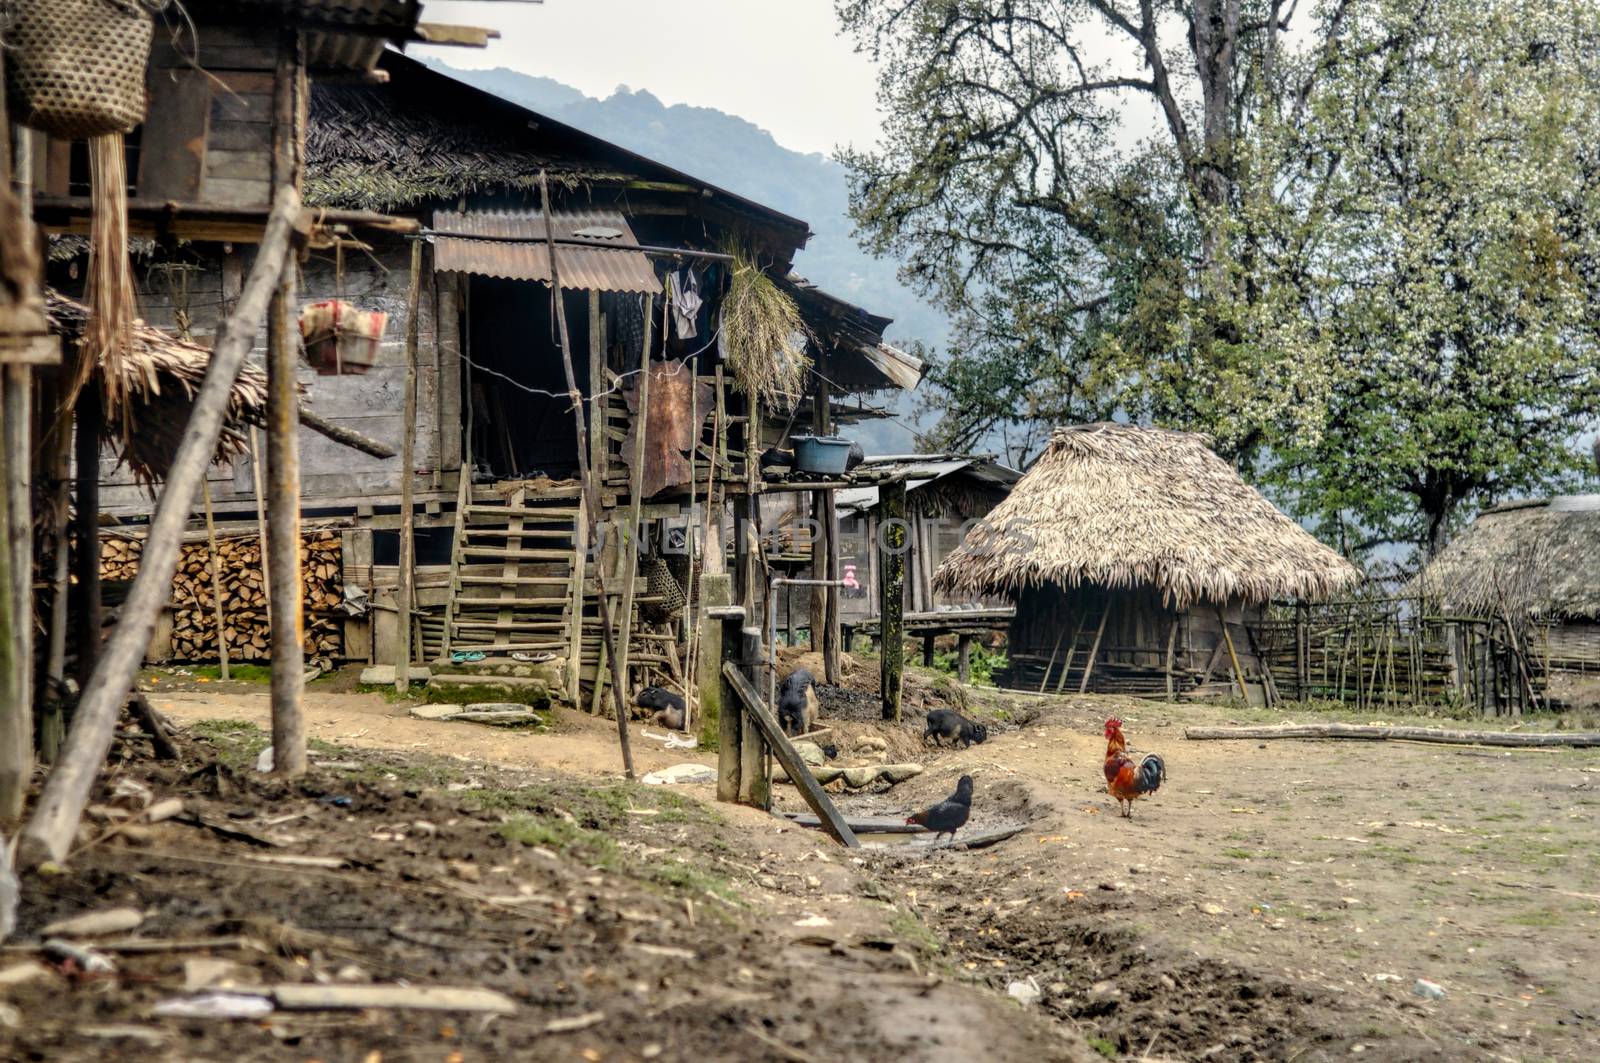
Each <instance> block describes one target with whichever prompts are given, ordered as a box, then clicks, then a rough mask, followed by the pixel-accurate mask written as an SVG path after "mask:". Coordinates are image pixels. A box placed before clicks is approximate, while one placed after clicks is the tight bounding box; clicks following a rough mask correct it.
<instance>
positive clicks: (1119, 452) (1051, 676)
mask: <svg viewBox="0 0 1600 1063" xmlns="http://www.w3.org/2000/svg"><path fill="white" fill-rule="evenodd" d="M1360 578H1361V574H1360V572H1359V571H1358V570H1357V569H1356V568H1355V566H1353V565H1351V564H1350V562H1348V561H1346V560H1345V559H1344V558H1342V557H1340V556H1339V555H1338V554H1337V553H1335V552H1334V551H1333V550H1331V549H1329V548H1328V547H1327V546H1324V545H1323V544H1322V543H1320V542H1318V541H1317V540H1316V539H1315V538H1313V537H1312V536H1311V535H1310V534H1309V533H1308V532H1306V530H1305V529H1304V528H1301V527H1300V526H1299V525H1298V524H1296V523H1295V522H1294V521H1292V520H1290V519H1289V518H1288V517H1287V516H1285V515H1284V514H1283V513H1282V512H1280V511H1279V510H1278V509H1277V507H1275V506H1274V505H1273V504H1272V503H1271V502H1269V501H1267V499H1266V498H1264V497H1263V496H1262V495H1261V494H1260V492H1258V491H1256V490H1255V488H1253V487H1251V486H1249V485H1248V484H1246V483H1245V482H1244V480H1243V479H1241V478H1240V476H1239V474H1238V472H1237V471H1236V470H1235V469H1234V468H1233V466H1231V465H1229V464H1228V463H1227V462H1225V461H1223V460H1222V459H1221V458H1219V457H1218V456H1217V455H1216V454H1215V453H1213V452H1212V450H1211V449H1210V447H1209V446H1208V445H1207V443H1206V441H1205V439H1204V438H1203V437H1201V436H1198V435H1194V434H1192V433H1187V432H1174V431H1168V430H1164V429H1155V428H1137V427H1133V426H1131V425H1122V424H1091V425H1081V426H1076V427H1072V428H1064V429H1058V430H1057V431H1056V432H1055V433H1054V435H1053V436H1052V437H1051V440H1050V445H1049V447H1048V448H1047V449H1046V450H1045V452H1044V453H1043V454H1042V455H1041V456H1040V457H1039V460H1038V461H1037V462H1035V463H1034V465H1033V467H1032V468H1031V469H1029V470H1028V472H1027V474H1026V475H1024V476H1023V477H1022V479H1021V481H1019V482H1018V483H1017V484H1016V486H1015V487H1014V488H1013V489H1012V491H1011V494H1010V496H1009V497H1008V498H1007V499H1006V500H1005V501H1003V502H1001V503H1000V504H999V505H998V506H996V507H995V508H994V510H993V511H992V512H990V514H989V515H988V517H987V519H986V520H985V521H983V522H982V524H981V525H980V526H978V527H977V528H975V529H974V530H972V531H971V532H969V533H968V535H967V537H966V539H965V541H964V542H963V543H962V545H961V547H960V548H959V549H957V550H956V551H954V552H953V553H952V554H950V556H948V557H947V558H945V560H944V562H943V564H941V565H940V566H939V569H938V572H937V573H936V574H935V576H934V580H933V588H934V590H935V592H937V593H940V594H972V595H997V594H1000V595H1005V596H1006V597H1008V598H1010V599H1011V600H1012V601H1013V602H1015V603H1016V616H1015V618H1014V619H1013V620H1012V622H1011V629H1010V649H1009V656H1010V666H1009V669H1008V670H1007V673H1006V674H1005V675H1004V676H1003V677H1000V678H1001V681H1002V682H1003V683H1004V684H1005V685H1008V686H1012V687H1019V688H1026V689H1039V690H1045V689H1050V690H1056V691H1061V690H1077V691H1084V690H1094V691H1108V692H1110V691H1115V692H1120V693H1132V694H1153V693H1162V692H1164V693H1167V694H1169V695H1173V696H1176V695H1178V694H1187V695H1190V696H1205V695H1224V694H1227V693H1228V692H1229V691H1230V690H1231V691H1234V692H1242V693H1243V694H1245V695H1247V696H1250V697H1252V698H1256V699H1258V700H1259V699H1265V698H1267V697H1269V696H1270V694H1271V681H1270V679H1268V678H1267V677H1266V676H1265V675H1264V674H1263V672H1264V670H1263V667H1262V663H1261V659H1260V656H1259V655H1258V653H1257V650H1256V642H1255V637H1254V635H1253V633H1252V631H1251V625H1252V624H1253V623H1255V622H1256V621H1257V620H1259V619H1260V618H1261V616H1262V615H1263V614H1264V612H1265V609H1266V607H1267V605H1268V603H1270V602H1273V601H1275V600H1286V599H1292V600H1306V601H1314V600H1318V599H1323V598H1326V597H1328V596H1330V595H1332V594H1334V593H1336V592H1337V591H1339V590H1340V589H1341V588H1343V587H1347V586H1349V585H1351V584H1353V583H1356V582H1357V581H1359V580H1360Z"/></svg>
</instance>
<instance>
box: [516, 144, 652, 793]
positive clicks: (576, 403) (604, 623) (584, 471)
mask: <svg viewBox="0 0 1600 1063" xmlns="http://www.w3.org/2000/svg"><path fill="white" fill-rule="evenodd" d="M539 199H540V203H541V205H542V207H543V211H544V231H545V252H546V254H547V255H548V257H549V261H550V292H551V295H552V298H553V300H554V302H555V308H556V313H555V317H556V332H557V335H558V336H559V337H560V340H561V361H562V367H563V368H564V369H565V370H566V374H567V392H568V395H569V397H570V398H571V400H572V416H573V420H574V421H575V422H576V427H577V433H576V435H575V438H576V439H577V440H578V478H579V480H580V481H581V482H582V484H583V499H584V505H585V506H587V507H588V509H589V536H590V538H591V540H593V537H594V535H595V533H596V529H598V528H599V527H600V522H601V518H602V516H603V514H602V512H601V504H600V485H599V484H598V483H596V481H595V477H594V475H593V472H592V470H591V469H590V467H589V456H588V450H587V448H585V447H584V446H583V440H584V439H585V438H587V435H588V432H587V429H586V426H585V424H584V415H583V407H584V399H583V392H582V391H580V390H579V389H578V374H577V372H576V370H575V369H574V368H573V364H572V343H571V340H570V339H569V338H568V334H567V310H566V307H565V305H563V300H562V298H561V277H560V275H559V271H558V267H557V264H556V245H555V233H554V231H553V220H552V218H551V216H550V184H549V181H548V180H547V179H546V177H545V175H544V172H543V171H541V172H540V174H539ZM645 319H646V320H649V315H646V317H645ZM595 581H596V583H597V584H598V590H599V593H598V595H597V596H596V597H597V598H598V599H599V609H600V639H601V643H602V645H603V647H604V648H605V650H606V651H607V652H608V654H609V656H610V658H611V700H612V703H613V705H614V706H615V708H616V715H617V743H618V745H619V746H620V747H621V749H622V770H623V774H624V776H625V777H626V778H627V779H629V780H630V781H631V780H632V779H633V750H632V748H630V746H629V744H628V707H627V704H626V703H625V700H624V694H623V679H622V676H621V672H620V669H618V667H617V657H616V648H615V646H614V645H613V643H614V640H615V638H616V634H615V631H614V630H613V628H612V626H611V603H610V600H609V599H608V598H607V597H606V580H605V566H604V565H603V564H597V565H596V566H595Z"/></svg>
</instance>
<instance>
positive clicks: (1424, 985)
mask: <svg viewBox="0 0 1600 1063" xmlns="http://www.w3.org/2000/svg"><path fill="white" fill-rule="evenodd" d="M1411 991H1412V992H1414V993H1416V994H1417V996H1419V997H1422V998H1423V999H1425V1000H1443V999H1444V997H1445V992H1444V986H1442V985H1440V984H1439V983H1438V982H1430V981H1428V980H1427V979H1426V978H1418V979H1417V983H1416V985H1414V986H1412V987H1411Z"/></svg>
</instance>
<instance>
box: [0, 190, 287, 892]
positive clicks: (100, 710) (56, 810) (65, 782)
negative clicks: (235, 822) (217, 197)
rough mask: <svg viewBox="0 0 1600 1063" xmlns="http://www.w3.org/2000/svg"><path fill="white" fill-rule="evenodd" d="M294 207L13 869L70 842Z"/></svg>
mask: <svg viewBox="0 0 1600 1063" xmlns="http://www.w3.org/2000/svg"><path fill="white" fill-rule="evenodd" d="M299 212H300V196H299V194H298V193H297V192H296V191H295V190H294V188H293V186H280V187H279V189H278V192H277V195H276V196H275V198H274V201H273V207H272V213H271V214H270V215H269V216H268V219H267V225H266V229H265V232H264V233H263V235H262V239H261V249H260V253H259V254H258V255H257V256H256V261H255V263H254V265H253V266H252V267H251V270H250V277H249V280H248V281H247V282H246V284H245V286H244V290H243V291H242V292H241V294H240V296H239V302H238V304H237V305H236V307H235V308H234V311H233V314H232V315H231V316H230V317H229V318H228V319H227V320H226V321H224V322H223V324H222V326H221V327H220V328H219V329H218V330H217V336H216V342H215V343H214V344H213V347H212V352H211V361H210V365H209V367H208V368H207V370H206V376H205V380H204V381H203V382H202V383H201V385H200V389H199V391H198V392H197V393H196V394H195V397H194V401H193V406H192V410H191V412H190V415H189V423H188V424H187V426H186V427H185V429H184V435H183V442H182V443H181V444H180V445H179V447H178V453H177V455H176V456H175V457H174V459H173V462H172V467H171V469H170V470H169V471H168V474H167V481H166V486H165V488H164V490H163V491H162V494H161V499H160V501H159V502H158V503H157V505H156V512H155V515H154V517H153V518H152V519H151V521H150V531H149V534H148V535H147V536H146V538H145V548H144V553H143V555H142V556H141V557H140V559H139V575H138V577H137V578H136V579H135V580H134V582H133V589H132V590H131V591H130V592H129V594H128V598H127V601H126V602H125V603H124V605H123V607H122V619H121V622H120V623H118V625H117V629H116V631H115V632H114V633H113V634H112V636H111V639H110V640H109V641H108V643H107V645H106V649H105V653H104V654H103V655H102V656H101V657H100V659H99V661H98V663H97V664H96V665H95V670H94V673H93V675H91V676H90V678H89V682H88V684H87V685H86V686H85V687H84V689H83V695H82V697H81V698H80V699H79V702H78V710H77V712H76V713H74V714H73V718H72V729H71V730H70V731H69V732H68V734H67V742H66V746H65V748H64V749H63V752H62V756H61V759H60V762H59V763H58V764H57V766H56V769H55V771H54V772H53V773H51V775H50V778H49V780H48V781H47V782H46V783H45V787H44V792H43V793H42V794H41V795H40V798H39V802H38V805H37V806H36V807H35V809H34V813H33V818H32V819H31V820H30V821H29V822H28V826H27V828H26V829H25V830H24V831H23V833H22V836H21V838H20V840H19V849H18V862H19V864H20V865H21V866H23V867H36V866H38V865H39V864H40V863H43V862H44V861H46V860H56V861H60V860H63V859H65V858H66V855H67V851H68V849H69V848H70V847H71V845H72V839H73V836H74V835H75V834H76V833H77V829H78V820H79V818H80V817H81V816H82V814H83V808H84V805H85V804H86V803H87V802H88V799H89V790H90V788H91V787H92V786H93V785H94V778H95V774H96V773H97V772H98V771H99V769H100V765H101V764H102V763H103V762H104V761H105V758H106V753H107V751H108V750H110V748H111V738H112V734H113V732H114V731H115V729H116V722H117V714H118V712H119V711H120V710H121V708H122V704H123V702H124V701H125V700H126V698H127V693H128V689H129V687H130V686H131V685H132V683H133V678H134V676H135V674H136V673H137V672H138V670H139V662H140V660H141V658H142V657H143V656H144V651H145V648H146V647H147V646H148V645H149V644H150V634H151V632H152V631H153V630H154V629H155V623H156V618H157V616H159V615H160V612H161V609H162V607H163V606H164V605H165V604H166V602H167V599H168V598H169V597H170V595H171V593H172V576H173V573H174V571H175V570H176V569H177V564H178V550H179V548H180V547H181V545H182V541H183V530H184V526H185V525H186V524H187V523H188V521H189V513H190V511H191V509H192V506H193V504H194V496H195V493H196V492H197V491H198V489H199V487H200V481H201V480H202V479H203V478H204V476H205V471H206V467H207V466H208V465H210V463H211V458H212V456H213V455H214V454H215V453H216V449H217V438H218V436H219V435H220V434H221V431H222V420H223V416H224V414H225V413H226V411H227V406H228V398H229V396H230V394H231V392H232V389H233V384H234V380H235V378H237V377H238V375H239V369H240V367H241V366H242V365H243V364H244V359H245V355H246V354H247V353H248V352H249V350H250V346H251V344H252V343H253V342H254V341H255V335H256V331H257V329H259V328H260V326H261V320H262V318H263V317H264V316H265V314H266V310H267V302H268V300H269V299H270V297H271V295H272V291H273V289H274V287H275V286H276V284H277V280H278V276H279V274H281V273H282V272H283V271H284V269H285V268H286V260H287V256H288V253H289V241H290V230H291V227H292V223H293V221H294V219H295V218H296V217H297V216H298V215H299Z"/></svg>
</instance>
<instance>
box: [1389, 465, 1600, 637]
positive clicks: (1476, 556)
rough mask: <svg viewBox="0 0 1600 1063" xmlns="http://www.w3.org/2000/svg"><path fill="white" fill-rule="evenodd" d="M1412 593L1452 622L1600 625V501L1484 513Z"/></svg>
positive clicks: (1522, 505) (1573, 499) (1543, 503)
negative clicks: (1480, 619)
mask: <svg viewBox="0 0 1600 1063" xmlns="http://www.w3.org/2000/svg"><path fill="white" fill-rule="evenodd" d="M1407 589H1408V591H1409V593H1411V594H1416V595H1420V596H1421V597H1423V599H1424V600H1425V601H1426V602H1427V603H1428V608H1429V609H1430V610H1432V609H1437V610H1439V611H1442V612H1444V613H1447V614H1455V615H1466V616H1496V615H1499V614H1500V613H1501V611H1502V610H1505V611H1508V612H1511V613H1512V614H1514V615H1528V616H1544V617H1549V618H1554V619H1576V620H1595V619H1600V495H1580V496H1567V497H1560V498H1554V499H1528V500H1524V501H1521V502H1516V503H1508V504H1503V505H1500V506H1496V507H1494V508H1492V509H1487V510H1484V511H1483V512H1482V513H1480V514H1479V515H1478V518H1477V519H1476V520H1474V521H1473V522H1472V524H1471V525H1469V526H1468V527H1467V528H1466V530H1465V531H1463V532H1462V533H1461V534H1459V535H1457V536H1456V537H1455V538H1454V539H1453V540H1451V542H1450V545H1448V546H1446V547H1445V548H1444V550H1442V551H1440V553H1439V555H1438V556H1437V557H1435V558H1434V559H1433V560H1432V561H1430V562H1429V563H1428V565H1427V566H1426V567H1425V568H1424V569H1423V570H1422V571H1421V572H1420V573H1419V574H1418V575H1417V576H1416V578H1414V579H1413V580H1412V581H1411V583H1410V584H1409V585H1408V588H1407Z"/></svg>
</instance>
